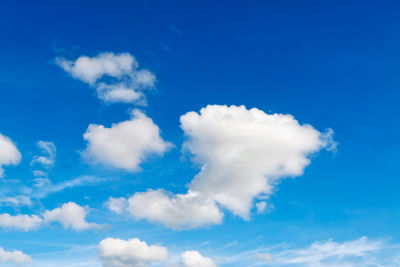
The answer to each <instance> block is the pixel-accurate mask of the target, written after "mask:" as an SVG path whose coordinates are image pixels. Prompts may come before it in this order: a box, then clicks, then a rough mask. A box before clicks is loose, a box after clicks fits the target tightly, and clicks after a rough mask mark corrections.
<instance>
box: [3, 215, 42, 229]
mask: <svg viewBox="0 0 400 267" xmlns="http://www.w3.org/2000/svg"><path fill="white" fill-rule="evenodd" d="M42 223H43V219H42V218H40V217H39V216H36V215H15V216H14V215H10V214H8V213H4V214H0V227H1V228H6V229H10V230H19V231H29V230H34V229H37V228H39V227H40V225H41V224H42Z"/></svg>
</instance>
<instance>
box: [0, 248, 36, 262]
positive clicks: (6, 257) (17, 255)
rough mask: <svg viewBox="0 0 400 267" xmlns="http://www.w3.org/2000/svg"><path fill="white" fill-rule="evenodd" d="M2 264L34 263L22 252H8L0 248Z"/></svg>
mask: <svg viewBox="0 0 400 267" xmlns="http://www.w3.org/2000/svg"><path fill="white" fill-rule="evenodd" d="M0 262H3V263H14V264H24V263H30V262H33V260H32V258H31V257H30V256H28V255H26V254H24V253H23V252H22V251H19V250H13V251H6V250H4V249H3V248H1V247H0Z"/></svg>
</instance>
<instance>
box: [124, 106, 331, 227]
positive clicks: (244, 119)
mask: <svg viewBox="0 0 400 267" xmlns="http://www.w3.org/2000/svg"><path fill="white" fill-rule="evenodd" d="M180 121H181V128H182V129H183V131H184V133H185V135H186V137H187V140H186V142H185V143H184V145H183V147H184V150H185V151H187V152H188V153H190V154H191V155H192V160H193V162H195V163H196V164H198V165H199V166H200V167H201V169H200V172H199V173H198V174H197V175H196V176H195V177H194V179H193V180H192V181H191V183H190V184H189V193H187V194H186V195H176V196H172V197H168V196H166V195H165V194H164V193H162V192H160V191H148V192H145V193H136V194H135V195H133V196H132V197H131V198H130V199H129V207H128V210H129V211H130V213H131V214H132V215H133V216H134V217H136V218H139V219H141V218H145V219H147V220H149V221H153V222H154V221H158V222H161V223H163V224H164V225H166V226H167V227H170V228H174V229H178V228H184V229H185V228H193V227H197V226H201V225H205V224H210V223H219V222H220V219H221V217H222V216H220V213H218V212H216V211H215V209H216V208H215V207H216V206H215V204H210V201H211V202H216V203H218V204H219V205H221V206H223V207H225V208H226V209H229V210H230V211H231V212H232V213H234V214H236V215H239V216H241V217H243V218H244V219H248V218H249V214H250V210H251V208H252V207H253V201H254V199H255V198H256V197H263V198H266V197H268V196H269V195H271V194H272V193H273V191H274V187H275V186H276V184H277V183H278V182H279V181H280V180H281V179H282V178H285V177H295V176H298V175H301V174H302V173H303V170H304V168H305V167H306V166H307V165H308V164H310V159H309V158H310V156H311V155H312V154H314V153H316V152H318V151H319V150H321V149H323V148H325V149H327V150H331V149H334V148H335V146H336V143H335V142H334V141H333V139H332V134H333V132H332V130H328V131H326V132H325V133H321V132H319V131H318V130H316V129H315V128H313V127H312V126H311V125H308V124H303V125H302V124H300V123H299V122H298V121H297V120H296V119H295V118H294V117H293V116H292V115H285V114H266V113H265V112H263V111H261V110H259V109H256V108H253V109H250V110H248V109H246V108H245V107H244V106H230V107H228V106H219V105H209V106H207V107H205V108H202V109H201V110H200V113H197V112H189V113H187V114H185V115H183V116H182V117H181V119H180ZM193 195H196V196H197V197H196V198H194V199H196V201H195V203H196V205H193V198H192V197H191V196H193ZM149 203H152V204H151V205H152V206H153V207H156V208H155V209H153V210H151V209H149V210H146V207H148V205H149ZM186 207H188V209H189V210H193V214H196V211H200V214H201V215H202V216H201V220H199V216H190V215H189V216H187V214H186V213H184V212H179V211H181V210H183V209H184V208H186ZM189 207H190V208H189ZM204 211H212V212H204ZM171 213H172V214H173V215H171ZM203 215H204V216H203ZM207 216H209V217H208V219H207V218H206V217H207Z"/></svg>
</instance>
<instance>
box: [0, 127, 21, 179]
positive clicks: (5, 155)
mask: <svg viewBox="0 0 400 267" xmlns="http://www.w3.org/2000/svg"><path fill="white" fill-rule="evenodd" d="M20 161H21V153H20V152H19V151H18V149H17V147H16V146H15V144H14V143H13V141H12V140H11V139H10V138H8V137H7V136H4V135H2V134H1V133H0V178H1V177H3V176H4V169H3V166H7V165H17V164H18V163H19V162H20Z"/></svg>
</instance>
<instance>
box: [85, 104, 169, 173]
mask: <svg viewBox="0 0 400 267" xmlns="http://www.w3.org/2000/svg"><path fill="white" fill-rule="evenodd" d="M83 137H84V139H85V140H86V141H87V142H88V144H87V147H86V149H85V151H84V152H83V153H82V155H83V157H84V158H85V159H86V160H87V161H88V162H91V163H101V164H103V165H106V166H109V167H112V168H117V169H123V170H126V171H132V172H133V171H137V170H139V169H140V167H139V165H140V164H141V163H142V162H143V161H144V160H145V159H146V158H147V157H148V156H150V155H153V154H156V155H162V154H163V153H164V152H165V151H167V150H168V148H170V147H171V144H170V143H168V142H166V141H164V140H163V139H162V138H161V136H160V129H159V128H158V126H157V125H156V124H154V122H153V121H152V120H151V119H150V118H149V117H147V116H146V115H145V114H144V113H143V112H141V111H139V110H134V111H133V112H132V118H131V119H130V120H127V121H123V122H120V123H116V124H113V125H112V126H111V127H110V128H107V127H105V126H103V125H97V124H91V125H89V127H88V129H87V131H86V133H85V134H84V135H83Z"/></svg>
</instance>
